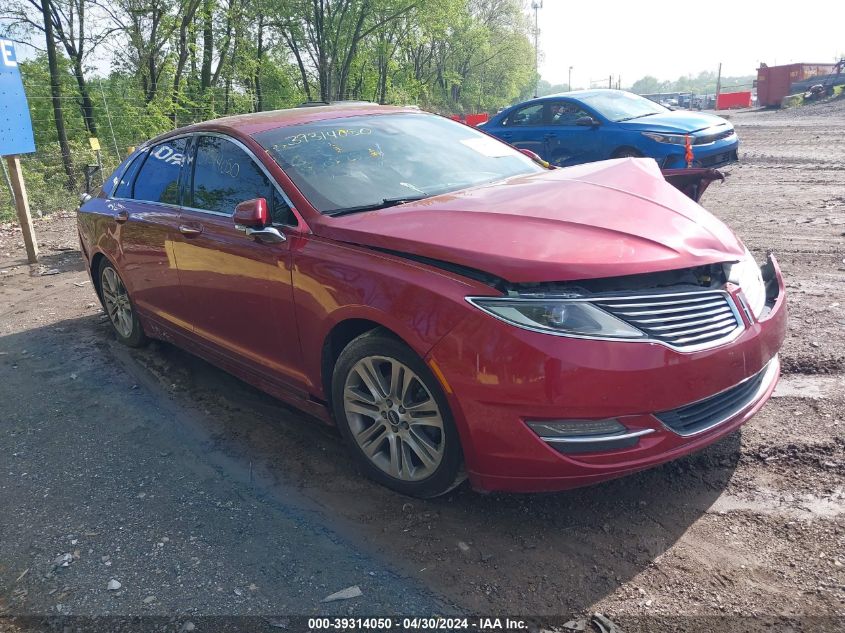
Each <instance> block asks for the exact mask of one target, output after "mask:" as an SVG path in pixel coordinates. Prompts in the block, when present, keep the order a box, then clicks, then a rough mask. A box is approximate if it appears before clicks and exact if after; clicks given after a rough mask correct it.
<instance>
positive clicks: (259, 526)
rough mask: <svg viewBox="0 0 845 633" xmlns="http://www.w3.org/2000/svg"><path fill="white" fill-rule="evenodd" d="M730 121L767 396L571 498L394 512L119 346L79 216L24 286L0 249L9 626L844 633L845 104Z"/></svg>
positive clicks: (269, 410) (13, 238)
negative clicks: (535, 620)
mask: <svg viewBox="0 0 845 633" xmlns="http://www.w3.org/2000/svg"><path fill="white" fill-rule="evenodd" d="M731 118H732V121H733V122H734V124H735V125H736V126H737V128H738V131H739V134H740V138H741V142H742V146H741V151H740V154H741V159H742V160H741V163H740V164H739V165H737V166H733V167H732V168H730V169H729V170H728V171H729V172H730V175H729V176H728V179H727V181H726V182H725V183H724V184H722V185H714V186H713V187H712V188H711V189H709V190H708V192H707V194H706V196H705V200H704V203H705V206H706V207H707V208H708V209H710V210H711V211H713V212H714V213H715V214H717V215H718V216H719V217H721V218H722V219H724V220H725V221H726V222H727V223H728V224H729V225H731V226H732V227H733V228H734V229H735V230H736V232H737V233H738V234H739V235H740V236H741V237H742V238H743V239H744V240H745V241H746V243H747V244H748V246H749V248H751V250H752V251H754V252H755V253H756V254H758V255H760V256H761V258H762V256H763V254H764V253H765V252H766V251H769V250H771V251H774V252H775V254H776V255H777V257H778V260H779V261H780V264H781V266H782V268H783V271H784V274H785V276H786V279H787V291H788V293H789V298H788V303H789V310H790V329H789V337H788V340H787V342H786V344H785V347H784V349H783V354H782V359H783V365H784V377H783V380H782V382H781V385H780V387H779V389H778V392H777V394H776V395H777V397H776V398H774V399H773V400H772V401H771V402H770V403H769V404H768V405H767V406H766V407H765V408H764V410H763V411H762V412H761V413H760V414H759V415H758V416H757V417H756V418H755V419H754V420H753V421H752V422H751V423H749V424H748V425H746V426H745V427H744V428H743V429H742V430H741V431H740V432H738V433H736V434H734V435H733V436H731V437H729V438H727V439H726V440H724V441H722V442H720V443H719V444H717V445H715V446H712V447H710V448H709V449H707V450H705V451H703V452H701V453H698V454H696V455H692V456H689V457H687V458H684V459H681V460H678V461H676V462H673V463H671V464H667V465H665V466H663V467H660V468H657V469H654V470H651V471H647V472H644V473H640V474H638V475H634V476H631V477H628V478H625V479H622V480H618V481H613V482H609V483H606V484H602V485H599V486H595V487H592V488H588V489H582V490H576V491H572V492H569V493H564V494H555V495H536V496H519V495H482V494H478V493H475V492H472V491H470V490H467V489H460V490H458V491H456V492H454V493H452V494H451V495H449V496H447V497H445V498H442V499H438V500H434V501H418V500H409V499H406V498H403V497H400V496H398V495H395V494H393V493H391V492H389V491H386V490H384V489H382V488H379V487H378V486H375V485H373V484H371V483H369V482H368V481H366V480H364V479H362V478H361V477H360V475H359V474H358V472H357V470H356V468H355V466H354V464H353V462H352V461H351V460H350V459H349V458H348V456H347V455H346V452H345V451H344V448H343V446H342V444H341V442H340V440H339V438H338V437H337V436H336V434H335V433H334V432H333V431H332V430H330V429H326V428H324V427H322V426H320V425H319V424H318V423H315V422H314V421H313V420H310V419H308V418H307V417H306V416H305V415H303V414H301V413H298V412H296V411H293V410H291V409H288V408H287V407H285V406H284V405H282V404H280V403H278V402H276V401H274V400H272V399H271V398H269V397H267V396H265V395H263V394H261V393H259V392H257V391H256V390H254V389H252V388H251V387H249V386H247V385H245V384H244V383H241V382H239V381H238V380H236V379H234V378H232V377H230V376H228V375H226V374H225V373H223V372H221V371H219V370H217V369H215V368H213V367H211V366H209V365H208V364H206V363H204V362H203V361H201V360H198V359H197V358H195V357H192V356H190V355H188V354H186V353H184V352H182V351H180V350H178V349H175V348H173V347H171V346H168V345H165V344H153V345H151V346H150V347H149V348H146V349H144V350H140V351H135V350H127V349H124V348H122V347H120V346H119V345H117V344H116V343H114V342H113V337H112V336H111V333H110V331H109V327H108V324H107V323H106V322H105V320H104V319H105V317H104V316H103V315H102V313H101V311H100V310H99V305H98V304H97V303H96V300H95V298H94V295H93V290H92V289H91V285H90V283H87V276H86V274H85V272H84V270H83V268H82V263H81V259H80V255H79V253H78V251H77V245H76V236H75V228H74V224H73V222H74V220H73V218H72V217H65V216H60V215H55V216H51V217H50V218H46V219H43V220H39V221H38V223H37V230H38V233H39V237H40V239H41V242H42V253H43V257H42V262H41V264H40V265H37V266H33V267H30V266H28V265H26V264H24V263H22V262H23V261H24V259H23V249H22V246H20V245H19V241H20V235H19V233H17V232H16V230H15V229H14V228H13V227H9V226H6V227H0V425H1V426H0V431H2V432H0V454H2V455H4V457H3V458H2V460H0V465H2V468H0V497H2V499H3V500H4V501H5V503H4V508H6V510H7V511H6V512H4V513H3V514H2V515H0V535H2V536H0V613H6V614H7V615H9V614H10V615H20V614H29V615H48V614H51V615H60V614H66V613H71V614H89V615H99V614H118V615H143V614H167V615H170V616H174V615H178V616H179V617H183V616H184V617H195V616H199V615H213V614H254V615H267V614H279V613H282V614H312V613H318V612H333V613H354V614H370V615H373V614H385V613H407V612H419V613H423V612H428V613H447V612H450V611H454V610H465V611H468V612H475V613H491V612H495V613H520V614H532V615H539V616H553V615H566V616H569V615H572V616H579V615H584V614H589V613H592V612H596V611H599V612H603V613H605V614H607V615H609V617H610V618H611V619H612V620H614V621H615V622H617V623H618V624H619V625H620V627H621V628H622V629H623V630H625V631H626V632H627V631H632V630H662V629H672V630H688V629H689V630H692V629H697V630H712V629H713V628H715V627H716V626H717V625H718V626H725V625H729V623H728V621H726V620H725V619H724V618H725V617H727V616H730V617H742V618H744V619H743V620H741V622H742V627H741V628H751V627H754V626H758V627H760V628H766V627H767V626H768V624H770V622H769V620H770V619H771V618H773V617H776V616H785V617H792V618H803V619H802V620H799V621H797V623H796V622H793V625H795V626H796V627H797V629H798V630H800V629H801V628H802V627H807V626H809V625H808V623H809V622H812V623H813V626H812V628H813V630H825V627H826V626H827V627H834V628H835V627H836V626H845V567H843V565H845V476H843V473H845V407H843V405H844V404H845V337H843V333H845V185H844V184H843V183H845V101H840V102H839V103H833V104H830V103H828V104H820V105H816V106H809V107H806V108H803V109H802V110H801V111H800V112H799V111H786V112H756V113H735V114H733V115H731ZM53 271H56V273H55V274H47V275H43V274H42V273H45V272H47V273H51V272H53ZM65 554H69V555H70V562H69V564H68V566H67V567H64V566H61V565H62V563H61V561H59V566H58V567H57V568H54V564H55V562H56V561H57V558H58V557H60V556H62V555H65ZM111 579H115V580H117V581H119V582H120V583H121V588H120V589H119V590H116V591H109V590H108V589H107V585H108V582H109V580H111ZM353 585H358V586H359V587H360V588H361V590H362V593H363V595H362V596H361V597H359V598H355V599H351V600H346V601H339V602H332V603H327V604H323V603H320V600H321V599H322V598H324V597H325V596H327V595H328V594H330V593H332V592H334V591H337V590H340V589H343V588H345V587H348V586H353ZM708 617H712V618H721V619H709V620H708V619H707V618H708ZM810 617H815V618H820V619H819V620H809V619H807V618H810ZM10 622H11V621H5V625H6V626H12V625H13V624H10ZM735 622H738V620H737V621H735ZM3 626H4V622H3V621H0V630H3V629H2V627H3ZM268 626H269V625H268ZM177 630H178V629H177ZM829 630H833V628H831V629H829Z"/></svg>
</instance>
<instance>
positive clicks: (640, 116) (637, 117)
mask: <svg viewBox="0 0 845 633" xmlns="http://www.w3.org/2000/svg"><path fill="white" fill-rule="evenodd" d="M655 114H660V113H659V112H649V113H648V114H638V115H637V116H629V117H626V118H624V119H616V122H617V123H619V122H620V121H633V120H634V119H642V118H643V117H644V116H654V115H655Z"/></svg>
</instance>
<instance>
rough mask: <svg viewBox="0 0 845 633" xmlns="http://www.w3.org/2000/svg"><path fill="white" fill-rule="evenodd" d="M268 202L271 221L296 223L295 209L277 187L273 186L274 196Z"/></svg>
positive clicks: (275, 222)
mask: <svg viewBox="0 0 845 633" xmlns="http://www.w3.org/2000/svg"><path fill="white" fill-rule="evenodd" d="M268 204H269V205H270V221H271V222H272V223H273V224H288V225H290V224H296V219H295V218H294V215H293V211H291V210H290V207H289V206H288V203H287V202H285V199H284V198H283V197H282V194H280V193H279V192H278V190H277V189H276V188H275V187H273V198H272V200H271V201H270V200H268Z"/></svg>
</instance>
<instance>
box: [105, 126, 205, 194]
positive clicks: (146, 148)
mask: <svg viewBox="0 0 845 633" xmlns="http://www.w3.org/2000/svg"><path fill="white" fill-rule="evenodd" d="M191 136H192V133H184V134H177V135H175V136H168V137H167V138H166V139H163V140H161V141H159V142H157V143H153V142H152V141H146V142H145V143H143V144H141V146H140V147H139V148H138V149H136V150H135V152H134V154H136V156H135V158H133V159H132V160H130V161H129V162H128V163H126V167H124V168H123V171H121V172H120V177H119V178H118V180H117V183H118V184H117V185H115V186H114V187H113V189H112V193H114V192H115V191H117V186H118V185H119V184H120V181H121V179H123V176H124V175H125V174H126V172H127V171H128V170H129V168H130V167H131V166H132V163H134V162H135V161H136V160H138V159H139V158H140V157H141V154H149V152H150V149H151V148H153V147H155V146H156V145H160V144H162V143H167V142H168V141H175V140H177V139H180V138H187V139H188V140H189V141H190V139H191ZM144 160H145V161H146V158H144ZM143 168H144V166H143V165H141V167H139V172H140V170H141V169H143ZM179 175H180V178H181V173H180V174H179ZM135 178H136V179H137V178H138V174H135ZM132 191H133V192H134V191H135V183H134V182H133V183H132ZM106 199H107V200H118V201H121V202H141V203H144V204H157V205H160V206H162V207H167V208H169V209H181V208H182V206H181V205H178V204H170V203H169V202H158V201H155V200H141V199H140V198H118V197H117V196H114V195H111V194H110V195H108V196H106Z"/></svg>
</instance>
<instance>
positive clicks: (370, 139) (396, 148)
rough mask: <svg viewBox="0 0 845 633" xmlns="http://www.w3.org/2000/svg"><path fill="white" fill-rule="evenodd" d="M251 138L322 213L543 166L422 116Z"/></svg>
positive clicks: (326, 124)
mask: <svg viewBox="0 0 845 633" xmlns="http://www.w3.org/2000/svg"><path fill="white" fill-rule="evenodd" d="M254 138H255V140H256V141H258V142H259V143H260V144H261V145H262V146H263V147H264V148H265V149H266V150H267V151H268V152H269V154H270V155H271V156H272V157H273V159H274V160H275V161H276V162H277V163H278V164H279V166H280V167H281V168H282V169H284V170H285V173H286V174H287V175H288V176H289V177H290V179H291V180H292V181H293V183H294V184H295V185H296V186H297V187H298V188H299V190H300V191H301V192H302V193H303V194H304V195H305V197H307V198H308V200H309V201H310V202H311V204H312V205H314V207H315V208H317V209H318V210H319V211H321V212H323V213H326V214H332V213H341V212H343V211H344V210H347V211H358V210H362V211H363V210H367V208H368V207H373V208H375V207H379V206H381V207H384V206H390V205H391V204H395V203H397V201H399V202H402V201H405V200H408V199H419V198H425V197H428V196H432V195H436V194H440V193H446V192H449V191H457V190H459V189H464V188H466V187H471V186H473V185H480V184H485V183H490V182H495V181H498V180H502V179H505V178H509V177H511V176H517V175H521V174H530V173H535V172H540V171H543V168H542V167H541V166H539V165H538V164H537V163H535V162H534V161H532V160H531V159H530V158H528V157H527V156H525V155H523V154H522V153H520V152H519V151H517V150H515V149H513V148H512V147H510V146H509V145H506V144H505V143H502V142H501V141H497V140H496V139H494V138H491V137H489V136H487V135H486V134H481V133H480V132H478V131H476V130H474V129H472V128H471V127H468V126H466V125H463V124H462V123H457V122H455V121H450V120H449V119H445V118H442V117H439V116H435V115H430V114H416V113H407V114H384V115H375V116H366V117H364V116H358V117H347V118H342V119H333V120H328V121H320V122H318V123H307V124H303V125H297V126H292V127H281V128H276V129H274V130H268V131H266V132H261V133H259V134H256V135H255V137H254Z"/></svg>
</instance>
